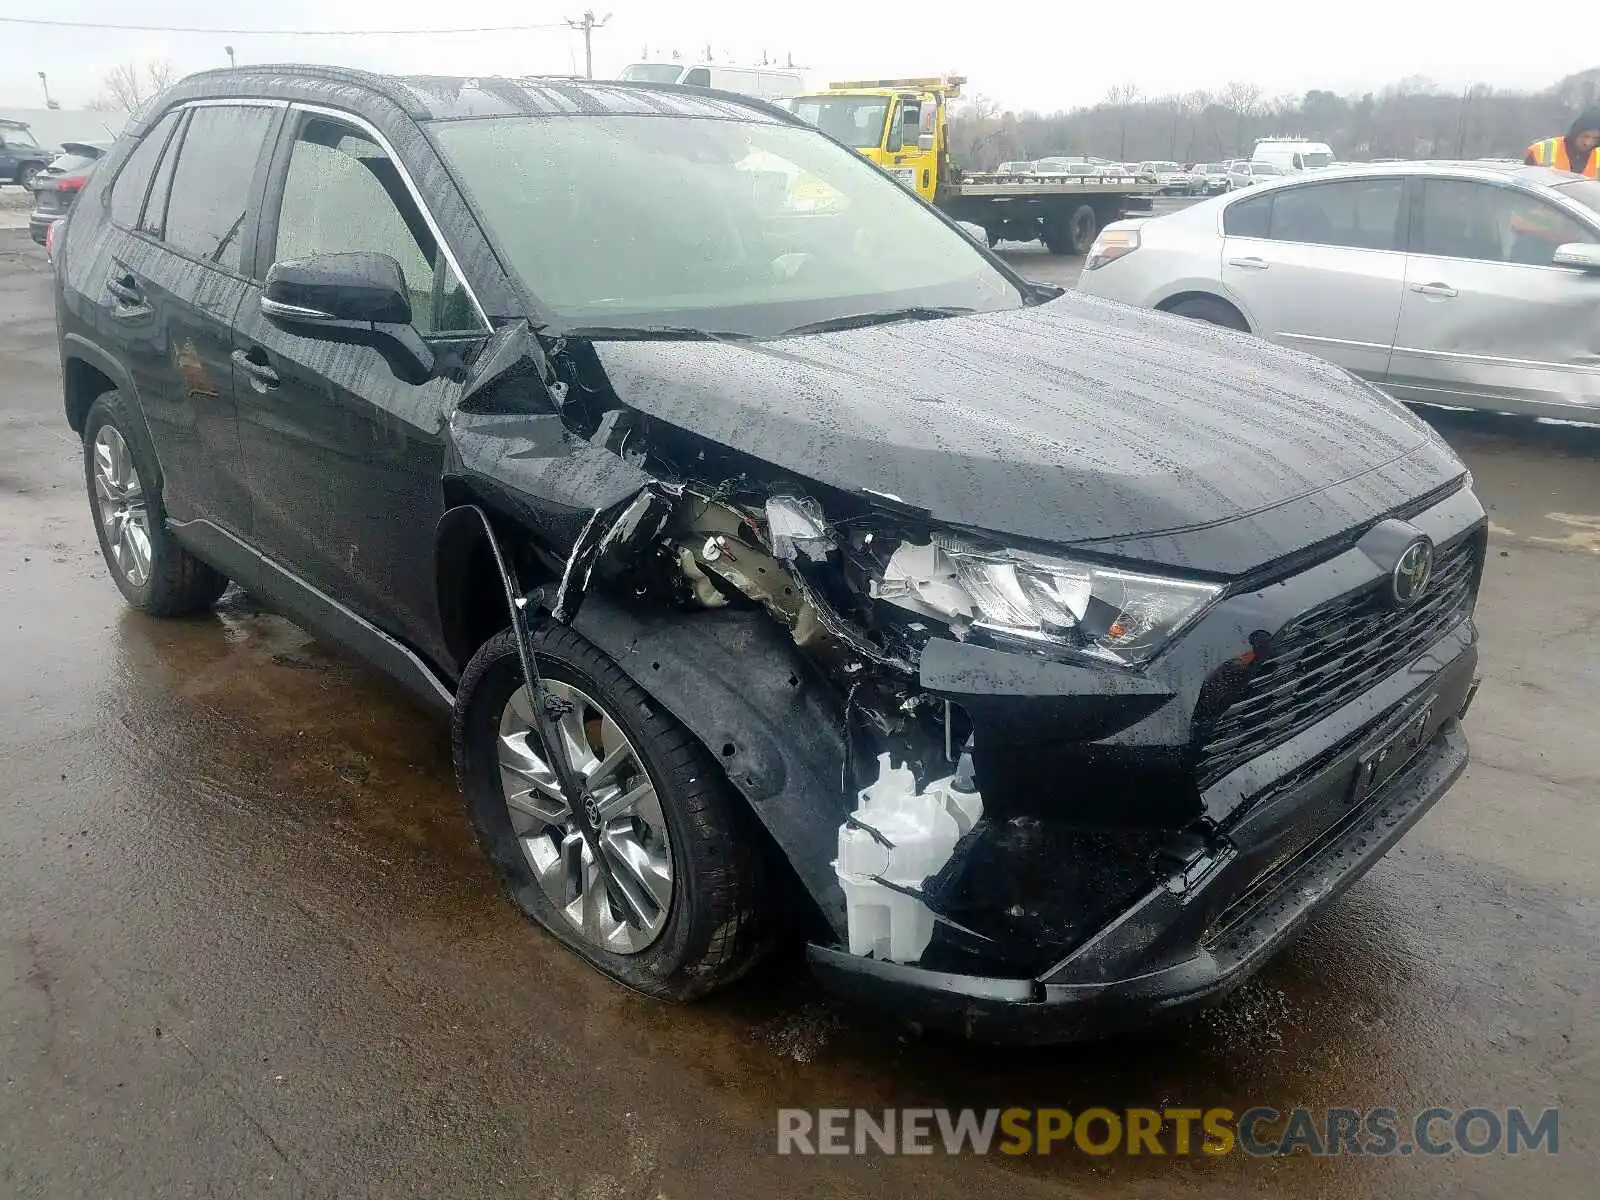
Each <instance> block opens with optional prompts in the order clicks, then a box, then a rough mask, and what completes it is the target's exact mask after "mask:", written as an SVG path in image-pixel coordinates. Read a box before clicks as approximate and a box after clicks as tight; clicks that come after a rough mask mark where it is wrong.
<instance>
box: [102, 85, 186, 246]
mask: <svg viewBox="0 0 1600 1200" xmlns="http://www.w3.org/2000/svg"><path fill="white" fill-rule="evenodd" d="M177 124H178V114H177V113H175V112H173V113H168V114H167V115H166V116H164V117H162V118H161V120H160V121H158V122H157V123H156V125H155V127H154V128H153V129H151V130H150V132H149V133H147V134H145V135H144V140H142V141H141V142H140V143H139V144H138V145H137V146H135V147H134V148H133V152H132V153H131V154H129V155H128V157H127V159H126V160H125V161H124V162H123V164H122V170H120V171H118V172H117V178H116V179H115V180H114V181H113V182H112V184H111V219H112V220H113V221H114V222H116V223H117V224H118V225H121V226H122V227H123V228H125V229H132V228H133V227H134V226H135V225H137V224H138V223H139V212H140V210H141V209H142V208H143V207H144V196H145V193H146V192H148V191H149V190H150V176H151V175H152V174H153V173H154V172H155V169H156V160H157V159H159V158H160V157H161V151H162V150H163V149H164V148H165V147H166V144H167V139H168V138H170V137H171V136H172V130H173V128H174V127H175V126H176V125H177Z"/></svg>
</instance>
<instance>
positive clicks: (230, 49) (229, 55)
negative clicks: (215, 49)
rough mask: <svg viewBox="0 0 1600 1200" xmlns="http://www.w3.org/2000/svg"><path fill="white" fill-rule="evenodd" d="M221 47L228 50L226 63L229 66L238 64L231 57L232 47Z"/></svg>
mask: <svg viewBox="0 0 1600 1200" xmlns="http://www.w3.org/2000/svg"><path fill="white" fill-rule="evenodd" d="M223 49H224V50H226V51H227V52H228V65H229V66H230V67H236V66H238V65H239V64H238V63H237V62H235V61H234V58H233V47H232V46H224V47H223Z"/></svg>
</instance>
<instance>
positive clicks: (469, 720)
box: [452, 625, 770, 1001]
mask: <svg viewBox="0 0 1600 1200" xmlns="http://www.w3.org/2000/svg"><path fill="white" fill-rule="evenodd" d="M535 653H536V654H537V657H538V665H539V670H540V673H541V674H542V675H543V676H544V679H545V682H546V684H547V686H548V688H549V691H550V692H551V694H552V695H554V696H556V697H557V698H558V700H560V701H562V702H563V706H564V707H565V708H566V709H567V712H566V713H565V714H564V715H563V716H562V717H561V727H562V733H563V739H562V740H563V742H564V743H565V753H566V754H567V756H568V759H569V761H570V762H571V763H572V765H573V767H574V768H575V769H576V770H578V772H579V773H580V774H581V775H583V776H584V778H585V789H586V792H587V793H588V799H587V801H586V807H588V808H589V813H590V820H591V821H595V819H596V818H597V817H598V818H599V820H598V821H597V822H596V823H597V824H598V825H599V827H600V829H601V836H600V839H599V841H600V843H601V844H600V846H598V847H596V846H594V845H591V844H590V842H589V841H588V840H587V839H586V838H585V837H584V836H583V835H582V834H581V833H580V832H578V830H577V827H576V824H575V823H574V822H573V821H572V820H571V817H570V814H569V810H568V808H567V805H566V801H565V799H564V798H563V796H562V793H561V789H560V787H559V786H558V785H557V784H556V781H555V772H554V771H553V770H552V769H551V767H550V766H549V764H548V763H546V762H545V761H544V760H543V758H542V757H541V755H542V753H543V751H542V749H541V747H540V742H539V738H538V735H537V734H535V733H532V732H531V729H532V713H531V709H530V707H529V705H530V701H529V698H528V691H527V689H526V688H525V687H524V686H523V678H522V666H521V662H520V659H519V657H518V654H517V646H516V639H515V636H514V635H513V634H512V632H511V630H509V629H507V630H504V631H502V632H501V633H499V634H497V635H496V636H495V637H493V638H491V639H490V640H489V641H488V642H486V643H485V644H484V645H483V647H482V648H481V649H479V651H478V652H477V653H476V654H475V655H474V656H473V658H472V661H471V662H470V663H469V664H468V665H467V669H466V671H465V672H464V673H463V674H462V677H461V685H460V688H459V689H458V692H457V698H456V707H455V719H454V722H453V724H452V744H453V749H454V752H455V766H456V778H457V781H458V782H459V784H460V787H461V793H462V796H463V798H464V800H465V802H466V806H467V813H468V816H469V817H470V818H471V821H472V827H473V831H474V832H475V833H476V835H477V838H478V844H479V845H480V846H481V847H482V848H483V851H484V853H485V854H487V855H488V856H489V860H490V861H491V862H492V863H493V864H494V867H495V870H496V872H497V874H498V875H499V877H500V883H501V885H502V887H503V888H504V889H505V891H506V894H507V895H508V896H509V897H510V898H511V901H512V903H514V904H515V905H516V906H517V907H518V908H519V909H521V910H522V912H523V913H524V915H526V916H528V917H530V918H532V919H533V920H535V921H537V922H538V923H539V924H540V925H542V926H544V928H545V929H546V930H547V931H548V932H550V933H551V934H553V935H554V936H555V937H556V938H557V939H558V940H559V941H561V942H562V943H564V944H565V945H566V946H567V947H568V948H569V949H572V950H574V951H576V952H577V953H578V954H580V955H581V956H583V958H585V959H586V960H588V962H589V963H590V964H591V965H593V966H595V967H597V968H598V969H599V970H600V971H602V972H604V973H605V974H606V975H609V976H610V977H611V978H612V979H615V980H616V981H618V982H619V983H622V984H624V985H625V986H627V987H630V988H633V989H634V990H635V991H639V992H643V993H645V994H647V995H650V996H654V997H657V998H659V999H663V1000H670V1001H688V1000H693V999H697V998H699V997H700V996H703V995H706V994H707V993H709V992H712V991H714V990H716V989H717V988H719V987H722V986H724V985H725V984H727V983H730V982H732V981H733V980H734V979H737V978H738V977H739V976H740V975H742V974H744V973H745V972H746V971H748V970H749V969H750V968H751V967H752V966H754V965H755V963H756V962H757V961H759V959H760V957H761V956H762V954H763V953H764V952H765V950H766V949H767V941H766V939H765V935H764V930H765V928H766V927H767V926H768V925H769V924H770V922H769V921H768V920H767V918H768V916H769V914H768V912H767V903H766V890H767V889H766V884H767V880H766V872H765V863H764V861H763V846H762V843H761V841H760V840H759V836H758V834H757V831H756V829H755V827H754V818H753V817H752V815H751V814H750V813H749V811H748V810H746V809H745V808H744V807H743V806H742V803H741V802H740V801H739V800H738V799H737V798H736V797H735V796H733V795H732V794H731V792H730V790H729V787H728V784H727V783H726V781H725V779H724V777H723V775H722V772H721V770H719V768H718V767H717V764H716V763H715V762H714V761H713V760H712V759H711V757H710V756H709V755H708V754H707V753H706V750H705V748H704V747H703V746H701V745H700V743H699V742H698V741H696V740H695V738H694V737H693V736H692V735H691V734H690V733H689V732H688V731H687V730H686V729H684V728H683V726H682V725H680V724H679V723H678V722H677V721H676V720H674V719H673V718H672V716H671V715H670V714H668V713H666V712H665V711H664V710H663V709H662V708H661V707H660V706H659V705H657V704H656V703H655V702H654V701H652V700H651V699H650V697H649V696H648V695H646V694H645V692H644V691H643V690H642V689H641V688H640V687H639V686H638V685H637V684H635V683H634V682H633V681H632V680H631V679H629V678H628V676H627V675H626V674H624V673H623V671H622V670H621V669H620V668H619V667H618V666H617V665H616V664H615V663H613V662H612V661H611V660H610V659H609V658H607V657H606V656H605V655H604V654H602V653H601V652H600V651H599V650H598V649H596V648H595V647H594V646H592V645H591V644H590V643H589V642H587V641H585V640H584V639H583V638H582V637H580V636H579V635H578V634H576V633H574V632H573V631H572V630H570V629H568V628H566V627H565V626H559V625H554V626H549V627H547V628H546V629H544V630H542V631H540V633H539V634H538V635H536V651H535ZM590 805H592V807H589V806H590ZM597 855H604V856H605V861H606V862H607V863H609V864H610V866H611V869H612V872H613V876H614V878H615V880H616V882H617V892H618V893H620V899H621V904H620V905H619V904H618V902H617V898H616V897H615V896H614V894H613V893H611V892H610V891H608V889H607V888H606V887H605V885H604V883H603V882H602V880H601V879H600V877H599V868H598V865H597V863H596V856H597Z"/></svg>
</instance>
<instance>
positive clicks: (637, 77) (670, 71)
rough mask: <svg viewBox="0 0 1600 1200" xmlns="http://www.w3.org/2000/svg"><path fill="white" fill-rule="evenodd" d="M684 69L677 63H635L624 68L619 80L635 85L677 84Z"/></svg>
mask: <svg viewBox="0 0 1600 1200" xmlns="http://www.w3.org/2000/svg"><path fill="white" fill-rule="evenodd" d="M682 74H683V68H682V67H680V66H679V65H678V64H677V63H634V64H633V65H632V66H631V67H623V68H622V74H621V75H619V76H618V77H617V78H619V79H626V80H630V81H631V82H634V83H677V82H678V76H680V75H682Z"/></svg>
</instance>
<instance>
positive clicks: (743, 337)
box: [544, 325, 750, 342]
mask: <svg viewBox="0 0 1600 1200" xmlns="http://www.w3.org/2000/svg"><path fill="white" fill-rule="evenodd" d="M544 332H546V333H549V334H553V335H554V336H557V337H575V338H589V339H591V340H592V341H597V342H658V341H659V342H668V341H679V342H739V341H747V340H749V337H750V335H749V334H748V333H733V332H731V331H729V330H726V329H694V328H691V327H690V326H687V325H580V326H579V327H578V328H576V329H561V330H545V331H544Z"/></svg>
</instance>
